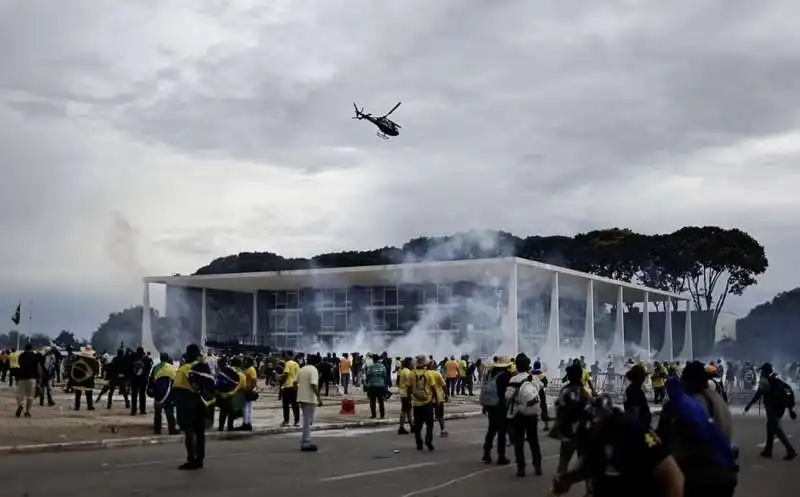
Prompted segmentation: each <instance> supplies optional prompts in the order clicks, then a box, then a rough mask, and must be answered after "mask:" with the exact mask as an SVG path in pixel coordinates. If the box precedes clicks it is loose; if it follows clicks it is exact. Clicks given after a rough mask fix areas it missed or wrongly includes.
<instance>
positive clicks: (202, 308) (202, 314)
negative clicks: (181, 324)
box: [200, 288, 208, 350]
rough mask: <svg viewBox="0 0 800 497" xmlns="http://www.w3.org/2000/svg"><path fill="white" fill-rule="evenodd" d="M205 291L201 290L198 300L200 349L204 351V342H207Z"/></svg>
mask: <svg viewBox="0 0 800 497" xmlns="http://www.w3.org/2000/svg"><path fill="white" fill-rule="evenodd" d="M206 293H207V290H206V289H205V288H203V296H202V297H201V298H200V349H201V350H205V348H206V340H208V311H207V308H208V306H207V305H206V300H207V295H206Z"/></svg>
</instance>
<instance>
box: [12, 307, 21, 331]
mask: <svg viewBox="0 0 800 497" xmlns="http://www.w3.org/2000/svg"><path fill="white" fill-rule="evenodd" d="M21 308H22V304H21V303H20V304H17V310H16V311H15V312H14V315H13V316H11V321H12V322H13V323H14V324H16V325H17V326H19V319H20V312H21V310H22V309H21Z"/></svg>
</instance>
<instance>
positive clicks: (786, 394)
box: [770, 378, 795, 409]
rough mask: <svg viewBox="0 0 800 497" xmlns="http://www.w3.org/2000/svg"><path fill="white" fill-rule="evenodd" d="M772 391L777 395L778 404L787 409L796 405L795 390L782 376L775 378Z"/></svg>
mask: <svg viewBox="0 0 800 497" xmlns="http://www.w3.org/2000/svg"><path fill="white" fill-rule="evenodd" d="M770 391H771V393H772V394H773V395H775V398H776V404H777V405H779V406H781V407H783V408H785V409H791V408H793V407H794V405H795V404H794V390H792V387H791V386H789V385H788V384H787V383H786V382H785V381H783V380H781V379H780V378H773V380H772V385H770Z"/></svg>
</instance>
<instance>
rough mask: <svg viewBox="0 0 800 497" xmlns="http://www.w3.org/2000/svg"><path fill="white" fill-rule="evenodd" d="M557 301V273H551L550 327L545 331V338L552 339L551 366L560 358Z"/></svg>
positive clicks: (559, 319)
mask: <svg viewBox="0 0 800 497" xmlns="http://www.w3.org/2000/svg"><path fill="white" fill-rule="evenodd" d="M558 302H559V297H558V273H553V286H552V288H551V290H550V329H549V330H548V331H547V340H548V341H549V340H553V347H552V350H553V352H554V353H555V357H552V358H550V359H549V361H550V364H551V365H552V366H553V367H555V365H557V364H558V361H560V360H561V310H560V307H559V304H558ZM553 361H555V362H553Z"/></svg>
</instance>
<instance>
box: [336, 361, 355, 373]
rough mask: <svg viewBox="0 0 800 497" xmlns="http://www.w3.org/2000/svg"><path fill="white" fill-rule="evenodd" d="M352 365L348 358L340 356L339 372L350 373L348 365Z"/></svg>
mask: <svg viewBox="0 0 800 497" xmlns="http://www.w3.org/2000/svg"><path fill="white" fill-rule="evenodd" d="M352 365H353V364H352V363H351V362H350V359H345V358H344V357H342V359H341V360H340V361H339V373H341V374H350V367H351V366H352Z"/></svg>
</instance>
